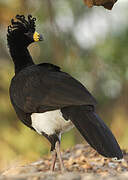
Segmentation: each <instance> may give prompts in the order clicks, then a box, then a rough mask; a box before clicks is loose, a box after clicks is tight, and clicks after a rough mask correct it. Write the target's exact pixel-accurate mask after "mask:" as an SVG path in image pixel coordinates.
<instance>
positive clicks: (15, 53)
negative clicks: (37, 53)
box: [9, 45, 34, 74]
mask: <svg viewBox="0 0 128 180" xmlns="http://www.w3.org/2000/svg"><path fill="white" fill-rule="evenodd" d="M9 49H10V54H11V57H12V59H13V62H14V65H15V74H17V73H18V72H19V71H21V70H22V69H23V68H25V67H27V66H31V65H33V64H34V62H33V60H32V57H31V55H30V53H29V51H28V49H27V47H22V46H16V45H15V46H14V45H12V46H10V45H9Z"/></svg>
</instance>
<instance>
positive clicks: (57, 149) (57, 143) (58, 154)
mask: <svg viewBox="0 0 128 180" xmlns="http://www.w3.org/2000/svg"><path fill="white" fill-rule="evenodd" d="M55 149H56V153H57V156H58V159H59V162H60V168H61V171H62V172H64V171H65V167H64V164H63V161H62V157H61V153H60V143H59V141H57V142H56V144H55Z"/></svg>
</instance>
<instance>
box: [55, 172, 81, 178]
mask: <svg viewBox="0 0 128 180" xmlns="http://www.w3.org/2000/svg"><path fill="white" fill-rule="evenodd" d="M57 180H81V176H80V175H79V174H77V173H69V172H68V173H65V174H62V175H59V176H58V178H57Z"/></svg>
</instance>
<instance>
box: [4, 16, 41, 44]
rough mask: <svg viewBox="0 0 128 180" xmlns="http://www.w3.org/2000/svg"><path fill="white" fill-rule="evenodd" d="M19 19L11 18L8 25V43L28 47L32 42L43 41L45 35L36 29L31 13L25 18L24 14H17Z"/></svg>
mask: <svg viewBox="0 0 128 180" xmlns="http://www.w3.org/2000/svg"><path fill="white" fill-rule="evenodd" d="M16 19H17V21H15V20H14V19H12V20H11V25H9V26H8V33H7V40H8V44H9V45H10V44H13V45H16V46H24V47H27V46H28V45H29V44H31V43H32V42H37V41H42V40H43V37H42V35H40V34H39V33H37V32H36V31H35V27H36V25H35V21H36V19H35V18H33V17H32V16H31V15H28V19H27V20H26V19H25V16H24V15H16Z"/></svg>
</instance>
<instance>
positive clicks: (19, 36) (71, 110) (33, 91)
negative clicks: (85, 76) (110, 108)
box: [7, 15, 123, 171]
mask: <svg viewBox="0 0 128 180" xmlns="http://www.w3.org/2000/svg"><path fill="white" fill-rule="evenodd" d="M16 19H17V21H15V20H14V19H12V20H11V25H10V26H8V33H7V41H8V47H9V51H10V54H11V57H12V60H13V62H14V66H15V75H14V77H13V79H12V81H11V85H10V99H11V102H12V105H13V107H14V109H15V111H16V114H17V116H18V118H19V119H20V120H21V121H22V122H23V123H24V124H25V125H26V126H28V127H29V128H31V129H33V130H35V131H37V132H38V133H39V134H42V135H44V136H45V137H46V138H47V139H48V140H49V141H50V143H51V151H52V152H53V159H52V165H51V170H54V167H55V162H56V157H57V156H58V159H59V161H60V165H61V170H62V171H63V170H64V165H63V162H62V159H61V154H60V141H61V134H62V133H63V132H65V131H67V130H69V129H70V128H72V127H73V125H75V127H76V128H77V129H78V130H79V131H80V133H81V135H82V136H83V137H84V138H85V140H86V141H87V142H88V143H89V144H90V145H91V146H92V147H93V148H94V149H95V150H96V151H97V152H98V153H99V154H101V155H103V156H105V157H110V158H115V159H117V160H120V159H122V158H123V154H122V151H121V149H120V147H119V145H118V143H117V141H116V139H115V137H114V136H113V134H112V132H111V131H110V129H109V128H108V127H107V126H106V125H105V123H104V122H103V121H102V120H101V119H100V117H99V116H98V115H97V114H96V113H95V106H96V101H95V99H94V97H93V96H92V95H91V94H90V93H89V91H88V90H87V89H86V88H85V87H84V86H83V85H82V84H81V83H80V82H79V81H77V80H76V79H74V78H73V77H71V76H70V75H69V74H67V73H65V72H63V71H61V70H60V68H59V67H58V66H55V65H53V64H48V63H41V64H34V62H33V60H32V57H31V55H30V54H29V51H28V49H27V47H28V46H29V45H30V44H31V43H33V42H35V41H41V40H43V37H42V36H41V35H40V34H38V33H37V32H36V31H35V27H36V26H35V20H36V19H35V18H33V17H32V16H31V15H28V19H27V20H26V19H25V16H24V15H17V16H16Z"/></svg>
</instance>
